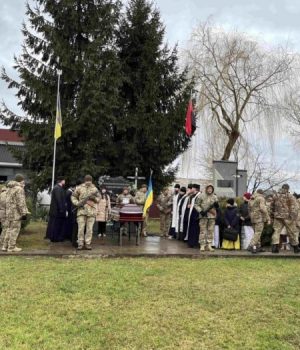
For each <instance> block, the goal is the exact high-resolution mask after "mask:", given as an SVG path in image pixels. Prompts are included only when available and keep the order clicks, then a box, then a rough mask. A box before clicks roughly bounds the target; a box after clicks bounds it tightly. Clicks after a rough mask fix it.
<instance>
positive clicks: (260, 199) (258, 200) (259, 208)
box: [248, 189, 271, 253]
mask: <svg viewBox="0 0 300 350" xmlns="http://www.w3.org/2000/svg"><path fill="white" fill-rule="evenodd" d="M248 205H249V214H250V218H251V223H252V227H253V230H254V235H253V237H252V239H251V241H250V245H249V247H248V250H249V251H251V252H252V253H257V252H259V251H262V249H261V248H259V247H260V239H261V234H262V232H263V229H264V224H265V223H266V222H267V223H268V224H270V223H271V219H270V216H269V212H268V207H267V204H266V200H265V198H264V196H263V191H262V190H260V189H258V190H257V191H256V193H255V194H254V195H253V196H252V197H251V200H250V201H249V204H248Z"/></svg>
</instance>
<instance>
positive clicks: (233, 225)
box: [222, 198, 241, 249]
mask: <svg viewBox="0 0 300 350" xmlns="http://www.w3.org/2000/svg"><path fill="white" fill-rule="evenodd" d="M239 222H240V218H239V215H238V208H237V205H236V203H235V202H234V199H233V198H229V199H228V200H227V206H226V209H225V212H224V229H226V228H228V229H234V230H236V231H238V232H239V229H240V225H239ZM222 248H223V249H240V248H241V246H240V238H239V235H238V238H237V240H236V241H235V242H233V241H228V240H227V239H223V242H222Z"/></svg>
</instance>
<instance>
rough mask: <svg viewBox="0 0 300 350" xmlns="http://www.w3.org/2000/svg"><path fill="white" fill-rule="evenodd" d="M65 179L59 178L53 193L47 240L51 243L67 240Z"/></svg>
mask: <svg viewBox="0 0 300 350" xmlns="http://www.w3.org/2000/svg"><path fill="white" fill-rule="evenodd" d="M64 186H65V179H64V178H63V177H60V178H58V180H57V184H56V185H55V186H54V188H53V190H52V193H51V204H50V211H49V222H48V226H47V232H46V238H48V239H50V241H51V242H62V241H64V239H65V221H66V217H67V203H66V193H65V190H64Z"/></svg>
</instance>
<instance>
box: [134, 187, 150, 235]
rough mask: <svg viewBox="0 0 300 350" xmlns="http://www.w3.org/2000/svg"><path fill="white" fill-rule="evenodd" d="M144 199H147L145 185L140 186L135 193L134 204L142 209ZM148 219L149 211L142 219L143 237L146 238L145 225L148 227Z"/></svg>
mask: <svg viewBox="0 0 300 350" xmlns="http://www.w3.org/2000/svg"><path fill="white" fill-rule="evenodd" d="M146 197H147V185H146V184H144V185H142V186H141V188H140V189H139V191H137V193H136V195H135V198H134V199H135V203H136V204H137V205H138V206H140V207H141V209H142V210H143V209H144V205H145V202H146ZM148 218H149V210H148V211H147V213H146V216H145V217H144V222H143V235H144V237H147V225H148Z"/></svg>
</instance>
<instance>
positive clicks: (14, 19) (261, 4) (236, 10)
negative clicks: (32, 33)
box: [0, 0, 300, 104]
mask: <svg viewBox="0 0 300 350" xmlns="http://www.w3.org/2000/svg"><path fill="white" fill-rule="evenodd" d="M30 2H33V0H31V1H30ZM156 4H157V6H158V8H159V9H160V10H161V14H162V19H163V21H164V23H165V25H166V30H167V31H166V37H167V40H168V41H169V43H170V44H172V45H173V44H174V43H176V42H178V43H179V46H180V47H183V46H184V45H185V43H186V41H187V40H188V39H189V37H190V34H191V31H192V29H193V27H195V26H196V25H197V23H199V21H204V20H206V19H207V18H208V17H209V16H213V17H214V21H215V22H216V23H219V24H221V25H222V26H225V27H228V28H230V27H236V28H238V29H239V30H242V31H247V32H250V33H253V34H260V35H261V36H262V37H263V38H264V39H265V40H266V41H269V40H270V41H273V42H274V41H275V42H284V41H286V40H288V41H289V43H290V45H291V46H294V47H295V48H299V49H300V22H299V16H300V4H299V1H298V0H272V1H262V0H252V1H249V0H210V1H206V0H157V1H156ZM0 16H1V21H0V48H1V55H0V65H1V66H3V65H4V66H5V67H6V68H7V69H8V71H9V72H10V71H12V70H11V69H9V68H10V67H11V66H12V65H13V56H14V54H18V53H19V52H20V50H21V44H22V35H21V24H22V21H23V20H24V19H25V0H9V1H1V4H0ZM0 97H1V99H3V98H5V99H6V100H7V99H8V101H9V103H10V104H13V103H14V98H13V97H12V92H11V91H9V92H8V91H7V90H6V86H5V85H4V84H3V82H0Z"/></svg>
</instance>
